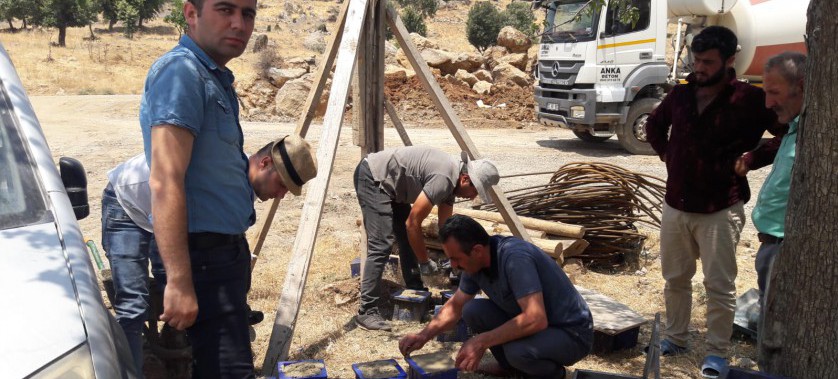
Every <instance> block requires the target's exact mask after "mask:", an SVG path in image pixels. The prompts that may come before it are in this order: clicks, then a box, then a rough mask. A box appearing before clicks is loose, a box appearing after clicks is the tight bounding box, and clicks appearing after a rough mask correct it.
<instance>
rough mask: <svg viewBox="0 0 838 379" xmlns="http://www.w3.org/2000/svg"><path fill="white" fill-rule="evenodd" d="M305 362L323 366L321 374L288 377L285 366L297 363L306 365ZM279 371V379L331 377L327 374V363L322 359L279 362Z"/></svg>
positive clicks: (322, 378)
mask: <svg viewBox="0 0 838 379" xmlns="http://www.w3.org/2000/svg"><path fill="white" fill-rule="evenodd" d="M304 362H318V363H321V364H323V368H322V369H321V370H320V373H319V374H317V375H311V376H288V375H286V374H285V371H283V370H284V368H285V366H288V365H292V364H295V363H304ZM277 369H278V371H279V379H327V378H328V377H329V376H328V375H327V374H326V362H324V361H323V360H322V359H306V360H302V361H284V362H279V363H278V364H277Z"/></svg>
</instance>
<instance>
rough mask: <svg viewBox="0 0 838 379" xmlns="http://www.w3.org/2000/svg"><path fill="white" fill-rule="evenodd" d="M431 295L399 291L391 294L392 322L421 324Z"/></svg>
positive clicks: (412, 291)
mask: <svg viewBox="0 0 838 379" xmlns="http://www.w3.org/2000/svg"><path fill="white" fill-rule="evenodd" d="M430 298H431V293H430V292H427V291H415V290H407V289H405V290H399V291H396V292H394V293H393V320H400V321H414V322H422V319H423V318H425V315H426V314H427V313H428V304H429V300H430Z"/></svg>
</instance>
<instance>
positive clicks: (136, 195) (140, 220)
mask: <svg viewBox="0 0 838 379" xmlns="http://www.w3.org/2000/svg"><path fill="white" fill-rule="evenodd" d="M148 177H149V170H148V164H147V163H146V160H145V154H140V155H137V156H135V157H133V158H131V159H129V160H127V161H125V162H123V163H122V164H120V165H119V166H116V167H114V168H113V169H112V170H110V171H108V182H109V183H110V185H111V187H112V188H113V191H114V193H115V194H116V200H117V201H118V202H119V205H120V206H122V209H124V210H125V213H127V214H128V217H130V218H131V221H134V223H135V224H137V226H139V227H140V228H143V230H145V231H147V232H152V226H151V220H150V218H151V189H149V187H148Z"/></svg>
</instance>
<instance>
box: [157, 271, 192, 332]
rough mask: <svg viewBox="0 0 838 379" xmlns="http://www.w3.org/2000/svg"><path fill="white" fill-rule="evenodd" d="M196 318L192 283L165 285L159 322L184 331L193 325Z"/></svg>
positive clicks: (170, 283)
mask: <svg viewBox="0 0 838 379" xmlns="http://www.w3.org/2000/svg"><path fill="white" fill-rule="evenodd" d="M196 317H198V299H197V298H196V297H195V287H194V286H193V285H192V281H191V280H190V281H188V282H185V283H183V284H178V283H176V282H169V283H166V288H165V289H164V290H163V314H161V315H160V321H163V322H165V323H167V324H169V325H170V326H171V327H173V328H175V329H177V330H184V329H186V328H188V327H190V326H192V324H194V323H195V318H196Z"/></svg>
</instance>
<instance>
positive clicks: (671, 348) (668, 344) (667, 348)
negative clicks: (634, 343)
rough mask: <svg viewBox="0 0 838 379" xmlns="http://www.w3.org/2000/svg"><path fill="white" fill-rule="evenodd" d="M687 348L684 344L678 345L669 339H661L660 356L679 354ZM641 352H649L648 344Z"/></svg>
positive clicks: (686, 350)
mask: <svg viewBox="0 0 838 379" xmlns="http://www.w3.org/2000/svg"><path fill="white" fill-rule="evenodd" d="M688 351H689V349H688V348H686V347H684V346H678V345H676V344H675V343H674V342H672V341H670V340H663V341H661V350H660V352H661V356H662V357H674V356H676V355H681V354H684V353H686V352H688ZM643 353H645V354H649V346H648V345H647V346H646V347H645V348H643Z"/></svg>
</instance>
